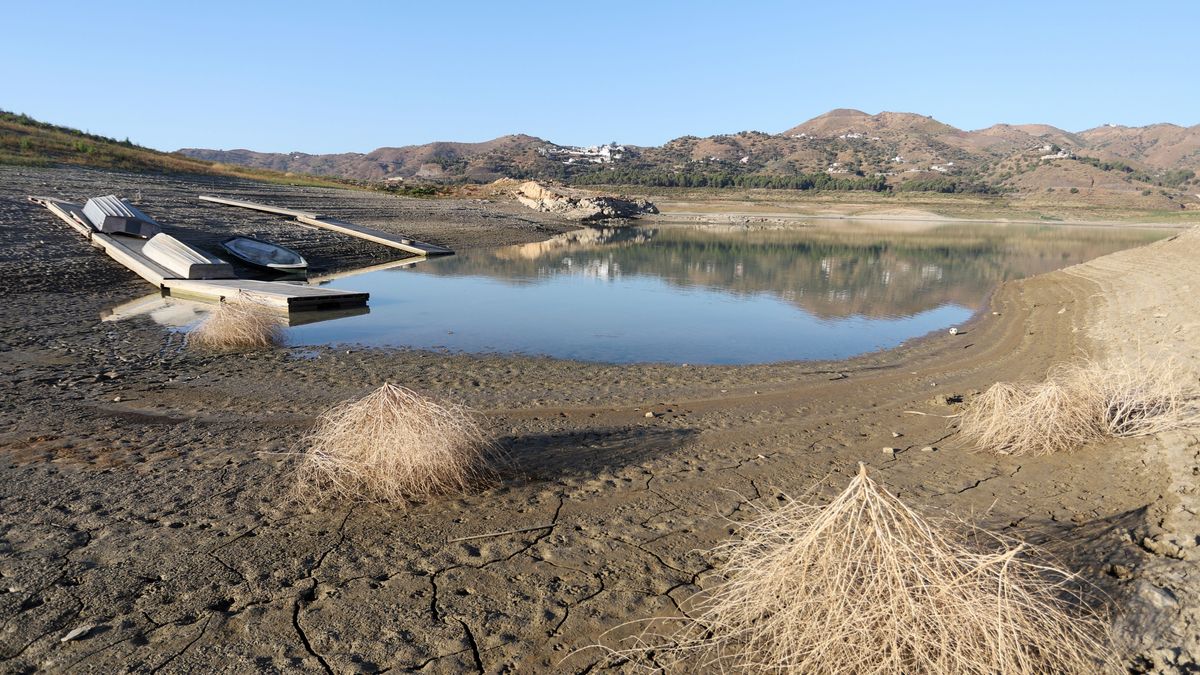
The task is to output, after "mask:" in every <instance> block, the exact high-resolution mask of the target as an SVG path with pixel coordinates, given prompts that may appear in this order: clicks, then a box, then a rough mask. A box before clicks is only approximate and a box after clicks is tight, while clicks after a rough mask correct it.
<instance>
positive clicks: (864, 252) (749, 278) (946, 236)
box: [420, 223, 1167, 318]
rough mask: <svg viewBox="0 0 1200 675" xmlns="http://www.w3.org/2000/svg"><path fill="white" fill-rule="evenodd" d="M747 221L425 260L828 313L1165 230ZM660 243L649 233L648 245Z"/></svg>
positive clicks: (459, 269) (850, 312) (936, 295)
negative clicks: (698, 290)
mask: <svg viewBox="0 0 1200 675" xmlns="http://www.w3.org/2000/svg"><path fill="white" fill-rule="evenodd" d="M907 225H908V227H907V228H906V230H905V231H896V230H895V229H886V230H885V229H879V228H869V227H864V226H863V225H861V224H857V223H854V224H845V225H841V224H839V225H838V226H833V227H824V226H823V227H809V228H802V229H796V228H792V229H787V230H783V229H778V230H758V231H754V230H747V229H742V228H732V227H722V228H716V227H687V226H668V227H659V228H612V229H599V228H598V229H589V230H584V231H581V232H572V233H568V234H565V235H561V236H559V237H554V238H552V239H550V240H548V241H544V242H538V243H534V244H525V245H522V246H514V247H508V248H502V249H498V250H495V251H490V252H468V253H465V254H461V255H459V256H456V257H455V258H453V259H447V260H439V261H437V262H436V263H435V264H433V265H429V266H427V267H424V268H423V269H422V270H420V271H421V272H424V273H427V274H436V275H443V276H462V275H476V276H487V277H490V278H493V279H496V280H499V281H505V282H509V283H530V282H533V281H536V280H540V279H545V278H547V277H554V276H560V275H577V276H581V277H587V278H594V279H602V280H609V281H618V280H620V279H622V278H626V277H630V276H649V277H656V278H661V279H663V280H664V281H666V282H667V283H669V284H671V285H674V286H680V287H703V288H710V289H714V290H721V291H725V292H731V293H735V294H738V295H752V294H758V293H770V294H773V295H775V296H776V297H778V298H780V299H782V300H785V301H787V302H790V303H792V304H795V305H796V306H798V307H800V308H802V309H804V310H806V311H808V312H811V313H813V314H814V315H815V316H818V317H821V318H838V317H849V316H866V317H902V316H909V315H912V314H915V313H918V312H922V311H927V310H929V309H932V308H935V307H939V306H942V305H946V304H956V305H961V306H964V307H971V308H978V307H980V306H982V304H983V302H984V299H985V298H986V297H987V295H988V294H989V293H990V292H991V291H992V289H994V288H995V287H996V286H997V285H998V284H1000V283H1001V282H1004V281H1007V280H1010V279H1017V278H1022V277H1026V276H1032V275H1034V274H1040V273H1043V272H1049V271H1052V270H1055V269H1059V268H1061V267H1065V266H1068V265H1073V264H1076V263H1080V262H1084V261H1086V260H1090V259H1092V258H1096V257H1099V256H1101V255H1105V254H1107V253H1111V252H1113V251H1117V250H1121V249H1123V248H1128V247H1130V246H1133V245H1138V244H1142V243H1147V242H1150V241H1153V240H1155V239H1159V238H1161V237H1163V236H1165V234H1166V233H1167V232H1166V231H1163V230H1147V229H1139V230H1133V229H1122V228H1080V227H1051V226H1041V227H1039V226H1015V225H1013V226H996V225H961V224H955V225H940V226H938V225H936V224H925V225H924V227H921V226H919V225H918V226H916V227H914V226H913V225H912V224H907ZM646 244H652V245H646Z"/></svg>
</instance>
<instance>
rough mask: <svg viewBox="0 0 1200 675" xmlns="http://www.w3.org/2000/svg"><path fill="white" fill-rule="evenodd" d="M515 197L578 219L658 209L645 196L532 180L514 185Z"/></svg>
mask: <svg viewBox="0 0 1200 675" xmlns="http://www.w3.org/2000/svg"><path fill="white" fill-rule="evenodd" d="M517 201H519V202H521V203H522V204H524V205H525V206H528V207H529V208H531V209H536V210H538V211H544V212H546V213H556V214H559V215H561V216H563V217H564V218H567V219H569V220H580V221H595V220H610V219H613V218H636V217H638V216H640V215H643V214H647V213H658V207H656V206H654V204H652V203H651V202H649V201H647V200H645V199H629V198H627V197H620V196H616V195H597V194H592V193H587V192H583V191H580V190H570V189H567V188H561V187H552V186H546V185H542V184H541V183H537V182H535V181H529V182H527V183H522V184H521V186H520V187H519V188H517Z"/></svg>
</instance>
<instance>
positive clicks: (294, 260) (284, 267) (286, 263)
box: [221, 237, 308, 274]
mask: <svg viewBox="0 0 1200 675" xmlns="http://www.w3.org/2000/svg"><path fill="white" fill-rule="evenodd" d="M221 248H223V249H225V250H226V251H228V252H229V255H231V256H233V257H235V258H237V259H238V260H240V261H242V262H244V263H246V264H247V265H251V266H253V267H259V268H262V269H265V270H271V271H273V272H286V273H288V274H301V273H304V272H306V271H308V261H307V260H305V259H304V256H302V255H300V254H299V253H296V252H295V251H293V250H292V249H290V248H286V247H284V246H280V245H279V244H272V243H271V242H269V241H263V240H261V239H255V238H253V237H230V238H228V239H226V240H225V241H223V242H221Z"/></svg>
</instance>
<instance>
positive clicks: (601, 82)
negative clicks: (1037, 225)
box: [0, 0, 1200, 152]
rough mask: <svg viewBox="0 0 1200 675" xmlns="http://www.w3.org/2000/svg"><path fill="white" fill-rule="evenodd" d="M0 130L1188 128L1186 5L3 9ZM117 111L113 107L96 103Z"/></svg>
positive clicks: (365, 143) (555, 135)
mask: <svg viewBox="0 0 1200 675" xmlns="http://www.w3.org/2000/svg"><path fill="white" fill-rule="evenodd" d="M3 16H4V17H5V24H6V26H5V29H4V37H3V39H2V40H0V87H2V90H0V108H3V109H6V110H11V111H15V112H25V113H28V114H30V115H33V116H34V117H37V118H40V119H43V120H46V121H50V122H55V123H59V124H66V125H69V126H73V127H77V128H81V129H85V130H88V131H92V132H94V133H100V134H104V135H108V136H115V137H118V138H125V137H126V136H128V137H129V138H131V139H132V140H134V141H136V142H139V143H142V144H144V145H149V146H151V147H155V148H159V149H164V150H174V149H177V148H180V147H210V148H225V149H228V148H239V147H244V148H251V149H255V150H264V151H291V150H300V151H305V152H341V151H367V150H371V149H374V148H376V147H379V146H384V145H406V144H410V143H423V142H428V141H433V140H469V141H474V140H484V139H488V138H493V137H495V136H499V135H502V134H506V133H515V132H524V133H529V134H533V135H536V136H541V137H543V138H547V139H549V140H552V141H555V142H559V143H569V144H593V143H602V142H607V141H611V140H616V141H621V142H624V143H635V144H641V145H649V144H659V143H662V142H664V141H666V140H669V139H671V138H674V137H677V136H681V135H685V134H695V135H709V134H714V133H725V132H734V131H740V130H745V129H756V130H760V131H768V132H779V131H782V130H784V129H787V128H788V127H791V126H793V125H795V124H798V123H799V122H802V121H804V120H806V119H808V118H810V117H813V116H815V115H818V114H821V113H823V112H826V111H828V110H830V109H832V108H840V107H846V108H859V109H861V110H865V111H867V112H872V113H873V112H878V111H880V110H896V111H907V112H918V113H922V114H927V115H932V116H934V117H936V118H938V119H940V120H942V121H944V122H947V123H950V124H953V125H955V126H959V127H963V128H967V129H973V128H980V127H985V126H988V125H991V124H993V123H995V122H1011V123H1025V122H1045V123H1049V124H1054V125H1056V126H1059V127H1062V128H1065V129H1067V130H1071V131H1078V130H1082V129H1085V128H1090V127H1093V126H1096V125H1099V124H1104V123H1109V122H1114V123H1120V124H1127V125H1143V124H1149V123H1153V122H1162V121H1169V122H1175V123H1177V124H1183V125H1193V124H1197V123H1200V84H1198V83H1197V80H1196V65H1195V64H1196V60H1197V53H1198V52H1197V50H1196V45H1197V44H1200V42H1198V41H1200V38H1198V37H1197V36H1198V35H1200V2H1194V1H1192V2H1141V3H1129V2H1107V1H1098V2H1054V1H1053V0H1042V1H1040V2H1023V1H1014V2H997V3H986V4H985V3H974V2H965V1H960V2H895V0H891V1H889V2H880V3H870V2H822V3H805V2H800V1H798V0H797V1H793V2H751V1H746V0H742V1H733V2H730V1H725V2H655V1H654V0H640V1H639V2H622V1H616V0H603V1H602V2H587V3H581V2H571V1H569V0H566V1H562V2H546V3H521V2H500V1H495V2H479V3H473V2H411V3H405V2H353V1H350V0H345V1H343V2H338V3H333V2H311V3H310V2H266V1H264V2H256V1H254V0H241V1H240V2H222V1H218V0H208V1H199V0H197V1H196V2H190V3H185V2H174V1H173V0H172V1H168V0H162V1H158V2H124V1H121V0H106V1H103V2H95V1H92V2H54V1H53V0H44V1H40V2H20V3H17V2H13V3H6V6H5V7H4V9H3ZM119 85H128V86H129V87H130V88H131V90H132V91H133V92H134V95H133V96H132V97H130V98H127V99H121V98H120V97H119V94H118V92H117V91H116V90H115V87H117V86H119Z"/></svg>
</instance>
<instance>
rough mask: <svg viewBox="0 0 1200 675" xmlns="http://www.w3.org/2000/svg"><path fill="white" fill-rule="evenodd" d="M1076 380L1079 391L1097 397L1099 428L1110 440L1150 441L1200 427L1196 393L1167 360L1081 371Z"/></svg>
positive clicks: (1122, 362) (1113, 364)
mask: <svg viewBox="0 0 1200 675" xmlns="http://www.w3.org/2000/svg"><path fill="white" fill-rule="evenodd" d="M1075 378H1076V380H1077V381H1078V382H1079V386H1080V387H1081V388H1084V389H1087V390H1090V391H1095V392H1097V393H1096V396H1097V398H1098V399H1099V405H1098V417H1099V424H1100V427H1101V429H1102V430H1103V432H1104V433H1106V434H1108V435H1110V436H1119V437H1124V438H1130V437H1136V436H1150V435H1153V434H1157V433H1161V432H1164V431H1171V430H1173V429H1182V428H1186V427H1192V426H1195V425H1196V424H1197V423H1198V422H1200V410H1198V409H1197V407H1196V400H1197V395H1196V392H1195V391H1194V390H1193V389H1190V388H1189V387H1188V383H1187V380H1186V379H1185V378H1186V376H1185V375H1184V374H1183V371H1181V370H1180V369H1178V368H1176V366H1175V364H1174V363H1173V362H1171V361H1170V360H1159V361H1150V360H1149V359H1146V358H1138V359H1136V360H1134V361H1126V360H1118V361H1113V362H1111V364H1110V365H1109V366H1108V367H1107V368H1100V367H1097V366H1094V365H1092V366H1090V367H1081V368H1080V369H1079V372H1078V373H1077V374H1076V375H1075Z"/></svg>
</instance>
